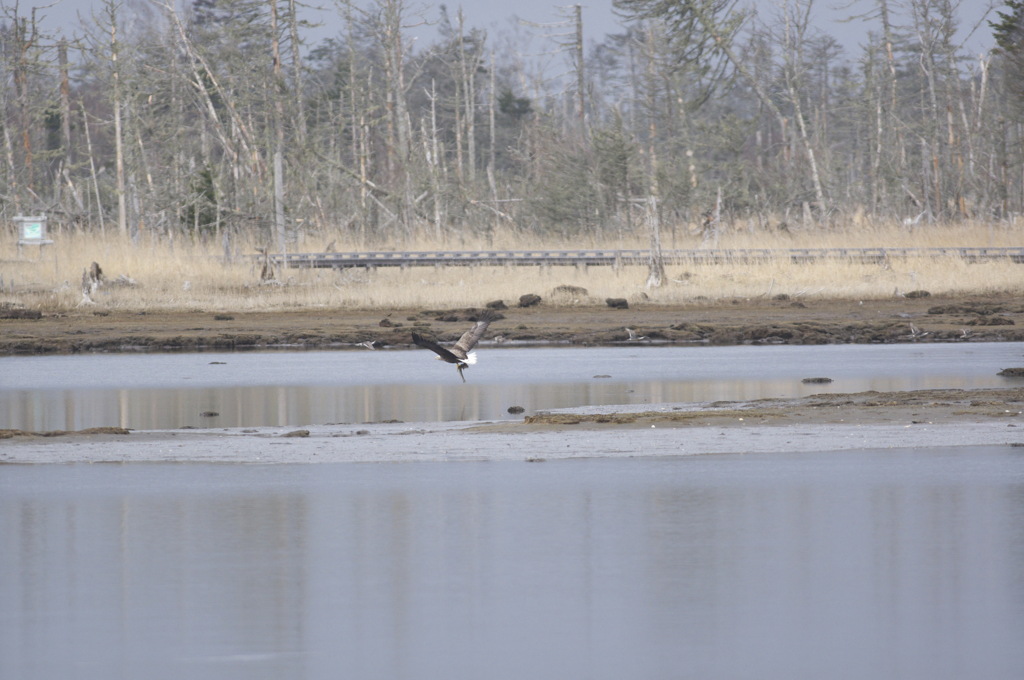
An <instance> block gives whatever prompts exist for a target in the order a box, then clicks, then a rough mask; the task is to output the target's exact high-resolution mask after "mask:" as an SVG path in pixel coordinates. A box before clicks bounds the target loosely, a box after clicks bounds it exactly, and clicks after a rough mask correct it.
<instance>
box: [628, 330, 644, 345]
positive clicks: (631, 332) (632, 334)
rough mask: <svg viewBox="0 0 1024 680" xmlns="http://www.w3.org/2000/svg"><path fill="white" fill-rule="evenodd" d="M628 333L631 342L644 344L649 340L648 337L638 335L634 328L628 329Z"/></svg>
mask: <svg viewBox="0 0 1024 680" xmlns="http://www.w3.org/2000/svg"><path fill="white" fill-rule="evenodd" d="M626 332H627V333H629V341H630V342H643V341H644V340H646V339H647V336H646V335H637V334H636V331H635V330H633V329H632V328H627V329H626Z"/></svg>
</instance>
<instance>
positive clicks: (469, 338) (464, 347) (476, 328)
mask: <svg viewBox="0 0 1024 680" xmlns="http://www.w3.org/2000/svg"><path fill="white" fill-rule="evenodd" d="M490 325H491V320H490V319H481V320H480V321H477V322H476V323H475V324H473V327H472V328H470V329H469V330H468V331H466V332H465V333H463V334H462V337H461V338H459V341H458V342H456V343H455V347H453V348H452V349H454V350H455V354H458V353H459V352H462V354H463V355H464V356H465V355H468V354H469V350H471V349H473V348H474V347H476V343H478V342H480V338H482V337H483V336H484V333H485V332H487V327H488V326H490Z"/></svg>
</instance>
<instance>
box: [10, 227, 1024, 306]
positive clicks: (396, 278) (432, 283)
mask: <svg viewBox="0 0 1024 680" xmlns="http://www.w3.org/2000/svg"><path fill="white" fill-rule="evenodd" d="M54 240H55V241H56V244H55V245H53V246H48V247H46V248H45V249H44V250H43V251H42V253H41V257H38V258H37V255H39V254H40V253H39V252H38V250H37V248H35V247H27V248H25V249H24V252H23V253H21V256H20V257H19V254H18V252H17V249H16V246H15V242H16V239H15V238H14V237H13V235H8V237H7V238H5V239H4V243H3V247H2V248H0V304H6V305H16V306H24V307H28V308H34V309H40V310H43V311H69V310H73V309H76V308H82V307H92V305H91V304H89V303H88V302H83V296H82V286H81V278H82V272H83V270H84V269H86V268H87V267H88V266H89V265H90V263H91V262H97V263H99V264H100V266H101V267H102V268H103V271H104V274H105V276H106V279H107V284H106V285H104V286H101V287H100V288H99V289H98V291H97V292H96V293H95V294H93V295H92V296H91V297H92V300H93V302H94V304H95V305H96V307H97V308H108V309H123V310H145V309H153V310H155V309H165V310H178V309H184V310H193V309H194V310H204V311H250V310H251V311H255V310H280V309H296V308H364V309H389V308H396V307H406V308H412V307H425V308H457V307H469V306H480V305H482V304H483V303H485V302H487V301H489V300H495V299H503V300H505V301H506V302H510V301H516V300H518V298H519V296H520V295H522V294H524V293H536V294H538V295H541V296H542V297H544V298H545V300H546V302H548V303H551V304H562V305H572V304H590V303H592V304H604V300H605V298H608V297H621V298H627V299H630V300H632V301H636V300H638V299H647V300H648V303H649V304H683V303H688V302H693V301H694V300H704V299H706V300H710V301H714V300H718V299H723V298H724V299H729V298H753V297H759V296H774V295H780V294H786V295H789V296H790V297H793V298H801V297H805V298H846V299H869V298H881V297H887V296H891V295H893V293H894V292H895V291H899V292H902V293H905V292H909V291H911V290H918V289H924V290H928V291H930V292H931V293H933V294H970V293H974V294H978V293H986V292H996V291H999V292H1004V291H1010V292H1019V291H1022V289H1024V276H1022V274H1024V269H1022V266H1021V265H1018V264H1013V263H1012V262H987V263H981V264H968V263H965V262H963V261H961V260H960V259H958V258H954V257H950V258H941V259H938V258H937V259H930V258H909V259H905V260H900V259H893V260H891V261H889V262H887V263H886V264H885V265H878V264H861V263H854V262H837V261H830V262H823V263H817V264H804V265H795V264H792V263H790V262H789V261H788V259H787V258H781V259H779V260H777V261H768V262H762V263H758V264H744V265H738V264H737V265H689V266H670V267H669V268H668V271H667V275H668V280H667V281H666V282H665V284H664V285H663V286H662V287H660V288H656V289H645V287H644V286H645V282H646V280H647V271H646V268H645V267H626V268H623V269H621V270H618V271H613V270H612V268H610V267H590V268H589V269H586V270H584V269H577V268H575V267H552V268H534V267H502V268H494V267H450V268H437V269H435V268H433V267H413V268H409V269H405V270H401V269H398V268H381V269H378V270H376V271H373V272H367V271H364V270H346V271H341V272H338V271H333V270H300V269H289V270H285V271H281V272H277V277H276V280H275V281H272V282H269V283H261V281H260V278H259V274H260V271H259V266H258V265H257V264H256V262H255V260H254V259H253V258H252V257H250V256H249V254H251V253H254V252H255V249H256V244H250V245H247V246H246V247H242V248H240V249H239V250H240V252H243V253H246V255H243V256H241V257H238V258H235V260H234V261H233V262H229V263H225V262H224V260H223V257H222V255H223V254H222V252H221V250H220V248H219V246H214V245H204V244H193V243H186V244H183V243H182V242H181V240H179V241H178V242H177V243H175V244H173V246H172V245H170V244H168V243H166V242H155V241H154V242H144V243H142V244H138V245H133V244H131V243H127V242H125V241H124V240H122V239H119V238H116V237H107V238H105V239H100V238H97V237H95V236H92V235H89V236H86V235H83V234H57V235H56V236H55V237H54ZM331 240H332V239H331V237H330V235H318V236H317V237H316V238H309V239H306V241H305V242H303V243H300V244H298V245H297V246H296V250H297V251H302V252H315V251H320V250H322V249H323V247H324V245H325V244H326V243H328V242H330V241H331ZM1019 245H1021V242H1020V236H1019V230H1015V229H1012V228H1009V227H1007V226H1005V225H999V224H988V223H977V224H972V225H966V226H963V225H961V226H958V227H956V228H953V227H936V226H928V227H920V228H918V229H916V230H913V231H909V230H905V229H902V228H883V227H878V226H872V225H866V224H862V225H860V227H859V228H856V229H854V228H851V229H850V230H845V231H844V230H836V231H830V232H827V233H810V232H808V233H796V234H778V233H770V234H766V233H764V232H760V233H755V232H753V231H751V230H750V229H748V228H746V227H741V228H736V229H733V230H731V231H728V232H727V233H725V234H723V235H722V236H721V237H720V238H719V240H718V243H717V247H719V248H780V249H781V248H825V247H862V246H872V247H880V246H884V247H891V248H895V247H954V246H972V247H973V246H988V247H1000V246H1019ZM699 246H700V241H699V237H698V236H696V235H694V234H692V233H691V232H690V230H688V229H686V228H680V229H677V230H676V231H675V234H674V236H673V234H672V231H671V230H667V231H666V232H665V242H664V247H666V248H670V247H677V248H697V247H699ZM525 247H529V248H531V249H534V248H547V249H573V248H592V247H601V248H644V247H646V238H645V237H643V236H642V235H641V236H637V237H635V238H617V239H610V240H608V241H602V242H593V241H589V242H583V241H581V240H576V241H574V242H572V243H565V242H538V241H537V240H536V239H533V238H531V239H529V240H527V239H526V238H524V237H522V236H521V235H518V234H516V233H513V232H505V233H500V234H497V235H495V236H494V237H493V238H492V239H491V240H489V241H487V242H484V241H482V240H480V241H473V240H472V239H469V240H460V242H459V243H457V244H452V243H445V244H441V245H438V244H437V243H436V242H433V241H431V240H429V239H427V238H422V239H419V240H417V241H416V242H413V243H406V244H403V245H402V247H401V249H403V250H440V249H451V250H456V249H458V250H475V249H522V248H525ZM335 248H336V249H337V250H339V251H344V250H354V249H355V248H354V247H352V246H350V245H348V244H346V243H345V241H344V240H342V239H341V238H338V239H337V242H336V245H335ZM119 277H125V278H128V279H131V280H132V281H134V283H135V284H136V285H114V284H116V281H117V279H118V278H119ZM566 285H568V286H577V287H580V288H584V289H586V290H587V291H588V294H587V295H586V296H581V295H565V296H561V297H557V298H553V297H552V295H551V292H552V290H553V289H555V288H556V287H558V286H566ZM644 296H646V298H644Z"/></svg>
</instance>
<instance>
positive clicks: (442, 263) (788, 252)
mask: <svg viewBox="0 0 1024 680" xmlns="http://www.w3.org/2000/svg"><path fill="white" fill-rule="evenodd" d="M261 257H262V256H261ZM269 257H270V260H271V262H273V263H274V264H275V265H278V266H280V265H282V264H284V265H286V266H288V267H308V268H338V269H344V268H348V267H365V268H374V267H425V266H433V267H455V266H468V265H476V266H578V267H595V266H605V267H607V266H611V267H622V266H628V265H643V264H647V263H648V262H649V261H650V257H651V252H650V251H649V250H600V249H595V250H472V251H462V250H448V251H445V250H437V251H409V252H386V251H380V252H361V253H285V254H281V253H275V254H270V256H269ZM921 257H933V258H934V257H955V258H959V259H962V260H965V261H967V262H982V261H988V260H1011V261H1013V262H1016V263H1024V247H1019V248H974V247H970V248H968V247H953V248H788V249H771V248H738V249H723V250H704V249H695V250H663V251H662V260H663V261H664V263H665V264H687V263H693V264H726V263H737V262H739V263H742V262H757V261H767V260H778V259H788V260H790V261H792V262H796V263H806V262H816V261H820V260H850V261H854V262H875V263H881V262H884V261H885V260H887V259H889V258H921Z"/></svg>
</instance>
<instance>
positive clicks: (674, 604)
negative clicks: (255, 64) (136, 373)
mask: <svg viewBox="0 0 1024 680" xmlns="http://www.w3.org/2000/svg"><path fill="white" fill-rule="evenodd" d="M1021 527H1024V457H1022V456H1021V455H1020V454H1018V453H1016V450H1015V449H1011V448H1009V447H1007V448H985V449H982V448H979V449H970V450H946V451H943V450H938V451H935V450H932V451H896V452H894V451H876V452H864V451H860V452H857V451H853V452H843V453H829V454H799V455H797V454H793V455H785V454H783V455H756V456H752V455H750V456H742V455H736V456H707V457H692V458H683V459H676V460H642V461H638V460H625V461H624V460H582V461H562V462H549V463H544V464H523V463H460V464H458V465H454V464H453V465H449V464H412V463H407V464H394V465H359V464H349V465H318V466H306V467H301V466H266V467H261V466H245V467H238V466H203V465H188V466H184V465H137V466H47V467H11V466H9V467H7V468H4V469H3V470H2V472H0V677H5V678H6V677H12V678H14V677H76V678H83V679H86V680H89V679H91V678H97V679H100V678H102V679H103V680H110V679H111V678H138V677H152V678H180V677H188V678H218V679H219V678H235V677H237V678H264V677H265V678H288V679H302V678H311V679H312V678H338V677H353V678H450V679H455V680H457V679H460V678H474V679H475V678H484V677H486V678H496V679H498V680H500V679H502V678H517V679H518V678H526V677H529V678H559V679H562V678H584V677H587V678H609V679H612V678H614V679H615V680H619V679H621V678H633V679H643V678H651V679H652V680H653V679H659V680H660V679H661V678H667V677H679V678H711V677H757V678H759V679H766V680H771V679H774V678H779V679H780V680H781V679H785V680H792V679H801V678H808V679H810V678H814V679H815V680H817V679H819V678H851V679H852V678H856V679H861V678H870V677H875V678H877V677H905V678H929V679H932V678H964V677H984V678H1011V677H1024V675H1022V674H1024V648H1022V647H1021V645H1020V644H1019V641H1020V640H1021V639H1024V581H1022V580H1021V578H1020V575H1021V573H1022V570H1024V529H1022V528H1021ZM755 669H756V670H755Z"/></svg>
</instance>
